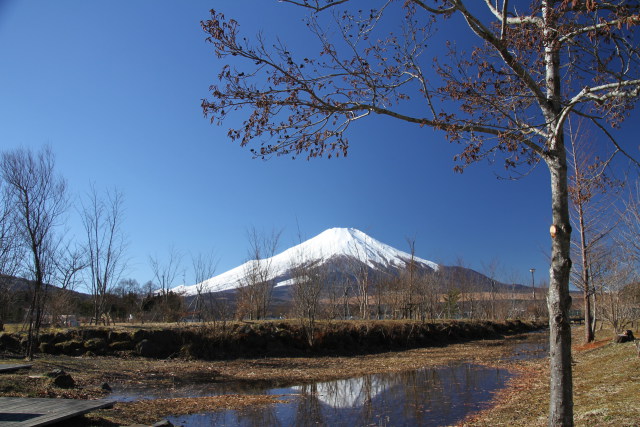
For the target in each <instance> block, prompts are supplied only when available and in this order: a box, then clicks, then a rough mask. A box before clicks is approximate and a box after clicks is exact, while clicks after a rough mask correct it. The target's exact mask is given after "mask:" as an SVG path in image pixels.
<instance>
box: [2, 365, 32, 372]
mask: <svg viewBox="0 0 640 427" xmlns="http://www.w3.org/2000/svg"><path fill="white" fill-rule="evenodd" d="M18 369H31V365H28V364H24V363H23V364H15V363H13V364H11V363H0V372H11V371H17V370H18Z"/></svg>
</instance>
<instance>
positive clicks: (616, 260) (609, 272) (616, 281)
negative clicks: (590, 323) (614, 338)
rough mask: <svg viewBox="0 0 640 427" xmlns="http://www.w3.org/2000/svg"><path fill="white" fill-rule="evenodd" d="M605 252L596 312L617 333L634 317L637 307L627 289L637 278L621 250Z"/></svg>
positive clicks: (634, 270)
mask: <svg viewBox="0 0 640 427" xmlns="http://www.w3.org/2000/svg"><path fill="white" fill-rule="evenodd" d="M606 253H607V256H606V258H605V260H604V262H605V274H603V275H602V276H601V277H600V281H601V283H600V288H599V291H600V304H599V305H598V313H599V314H600V316H601V317H602V318H603V319H604V320H605V321H607V322H608V323H609V324H610V325H611V327H612V328H613V331H614V333H616V334H617V333H620V332H622V330H623V329H625V328H626V327H627V325H629V324H630V323H632V322H633V321H634V320H635V319H636V315H637V310H638V309H639V308H638V307H637V306H636V305H635V300H634V298H633V296H632V295H630V293H629V291H630V290H632V289H633V285H634V283H635V282H636V281H637V280H638V274H637V271H636V269H635V266H634V265H633V263H632V262H630V261H631V260H629V258H628V257H626V256H625V254H624V252H623V251H622V250H620V249H616V248H609V250H608V251H607V252H606Z"/></svg>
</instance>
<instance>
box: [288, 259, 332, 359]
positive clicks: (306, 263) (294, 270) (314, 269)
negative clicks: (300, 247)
mask: <svg viewBox="0 0 640 427" xmlns="http://www.w3.org/2000/svg"><path fill="white" fill-rule="evenodd" d="M321 261H322V260H317V259H315V260H313V259H308V257H307V256H306V255H305V254H304V253H300V254H298V256H297V259H296V260H295V262H294V265H292V266H291V268H290V271H291V280H292V281H293V283H292V285H291V290H292V296H293V310H294V313H295V317H296V318H298V319H299V321H300V322H301V324H302V328H303V330H304V334H305V336H306V338H307V343H308V344H309V346H310V347H313V345H314V343H315V333H316V320H317V318H318V313H319V307H320V295H321V293H322V291H323V290H324V288H325V286H326V283H327V278H328V277H327V276H328V274H327V270H326V268H324V266H323V265H322V264H321Z"/></svg>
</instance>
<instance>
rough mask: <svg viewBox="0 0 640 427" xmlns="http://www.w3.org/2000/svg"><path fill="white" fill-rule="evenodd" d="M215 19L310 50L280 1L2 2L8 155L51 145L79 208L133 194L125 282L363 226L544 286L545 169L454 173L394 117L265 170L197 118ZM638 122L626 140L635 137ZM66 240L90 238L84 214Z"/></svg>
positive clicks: (444, 154)
mask: <svg viewBox="0 0 640 427" xmlns="http://www.w3.org/2000/svg"><path fill="white" fill-rule="evenodd" d="M211 8H215V9H217V10H220V11H222V12H224V13H225V14H226V15H227V16H228V17H233V18H235V19H237V20H238V21H239V22H240V23H241V28H242V29H243V31H244V32H246V33H247V35H252V34H255V33H256V32H258V31H260V30H262V31H264V33H265V34H266V35H276V34H277V35H279V36H280V37H281V38H282V39H283V40H285V41H286V40H290V41H291V44H292V45H293V46H292V47H293V48H294V49H296V50H297V51H298V52H300V51H304V49H305V46H306V39H305V37H306V35H305V34H304V33H303V32H301V31H300V30H301V29H302V28H303V26H302V25H301V22H300V19H301V13H300V12H301V11H300V10H299V9H298V8H295V7H292V6H288V5H284V4H279V3H277V2H275V1H264V0H262V1H255V0H254V1H249V0H227V1H221V0H209V1H195V0H190V1H164V0H136V1H124V0H113V1H109V2H95V1H80V0H76V1H65V0H56V1H49V0H38V1H36V0H14V1H7V0H0V149H2V150H5V149H11V148H16V147H32V148H34V149H38V148H39V147H42V146H43V145H44V144H49V145H50V146H51V147H52V148H53V151H54V153H55V154H56V156H57V166H58V170H59V172H61V173H62V174H63V175H64V176H65V177H66V178H67V180H68V182H69V187H70V190H71V192H72V194H73V195H74V197H76V198H78V197H80V196H81V195H82V194H84V193H86V192H87V190H88V189H89V185H90V183H92V182H94V183H95V184H96V186H97V187H98V188H112V187H117V188H119V189H120V190H122V191H123V192H124V194H125V198H126V202H125V208H126V222H125V224H124V228H125V231H126V233H127V235H128V240H129V257H130V263H129V264H130V267H129V270H128V272H127V274H126V276H127V277H132V278H135V279H137V280H138V281H140V282H141V283H142V282H145V281H146V280H149V279H151V277H152V273H151V270H150V268H149V264H148V257H149V255H158V256H159V257H160V258H162V257H163V255H164V254H166V253H167V251H168V248H169V247H170V246H171V245H174V246H175V247H176V248H177V249H178V250H180V251H182V252H183V253H184V254H185V258H184V260H183V261H184V265H185V266H189V265H190V260H189V254H190V253H198V252H206V251H209V250H211V249H214V250H215V251H216V252H217V254H218V257H219V259H220V261H219V265H218V270H217V272H218V273H221V272H223V271H226V270H227V269H229V268H232V267H235V266H237V265H238V264H240V263H242V262H244V261H245V260H246V257H247V241H246V230H247V228H249V227H252V226H255V227H256V228H257V229H263V230H267V231H270V230H271V229H282V230H283V234H282V239H281V244H280V248H281V249H285V248H287V247H289V246H292V245H293V244H295V243H296V242H297V225H296V224H299V227H300V229H301V232H302V234H303V236H304V237H305V238H310V237H313V236H314V235H316V234H318V233H320V232H322V231H323V230H325V229H327V228H330V227H355V228H358V229H360V230H362V231H364V232H366V233H368V234H370V235H371V236H372V237H374V238H376V239H378V240H381V241H382V242H384V243H387V244H390V245H392V246H395V247H397V248H399V249H403V250H406V249H407V245H406V240H405V239H406V237H415V238H416V248H417V255H418V256H420V257H422V258H426V259H429V260H433V261H436V262H440V263H445V264H454V263H456V262H457V259H458V258H462V259H464V260H465V262H466V264H467V265H468V266H470V267H472V268H475V269H477V270H480V271H481V270H482V265H483V263H485V264H486V263H489V262H490V261H491V260H492V259H494V258H495V259H498V260H499V261H500V263H501V266H502V268H503V269H502V273H503V279H505V280H508V279H510V278H511V277H512V275H513V273H515V274H516V275H519V278H520V280H522V281H524V282H525V283H529V281H530V273H529V268H531V267H535V268H536V269H537V272H536V279H537V280H536V281H538V280H542V279H544V278H545V276H547V275H548V261H547V257H546V255H545V253H546V252H548V247H549V237H548V228H549V224H550V218H551V210H550V195H549V185H548V182H549V179H548V173H547V170H546V168H545V167H544V166H539V167H538V168H537V169H536V170H534V171H533V173H532V174H530V175H529V176H527V177H526V178H524V179H522V180H519V181H516V182H511V181H504V180H498V179H497V178H496V174H499V173H502V171H503V168H502V166H501V165H494V166H491V165H488V164H486V163H482V164H477V165H474V166H472V167H471V168H469V169H468V170H467V171H466V172H465V173H464V174H462V175H460V174H455V173H454V172H453V166H454V163H453V161H452V158H453V156H454V155H455V154H456V152H457V151H458V150H459V148H460V147H459V146H456V145H451V144H449V143H448V142H446V140H445V139H444V137H443V135H442V134H441V133H437V132H434V131H431V130H428V129H426V128H423V129H421V128H419V127H416V126H413V125H408V124H404V123H401V122H397V121H393V120H390V119H384V118H374V119H373V120H368V121H367V122H366V123H361V124H360V125H359V126H357V127H355V128H354V129H353V130H352V132H351V133H350V135H349V137H350V141H351V149H350V153H349V156H348V157H347V158H346V159H337V160H336V159H332V160H326V159H320V160H313V161H306V160H295V161H292V160H290V159H288V158H276V159H272V160H270V161H268V162H263V161H261V160H255V159H252V158H251V154H250V153H249V151H248V149H246V148H241V147H239V146H238V145H237V144H234V143H232V142H230V141H229V140H228V139H227V138H226V132H227V129H228V127H230V126H231V124H227V123H225V124H224V125H223V126H221V127H217V126H214V125H211V124H209V122H208V120H207V119H205V118H203V115H202V110H201V108H200V102H201V99H202V98H205V97H207V96H208V87H209V85H210V84H212V83H213V82H214V80H215V79H216V75H217V73H218V71H219V69H220V67H221V66H222V63H221V62H220V61H219V60H217V59H216V58H215V55H214V54H213V50H212V48H211V46H210V45H207V44H206V43H205V42H204V38H205V35H204V33H203V32H202V30H201V28H200V25H199V22H200V21H201V20H203V19H207V18H208V16H209V13H208V11H209V9H211ZM450 30H451V31H452V35H451V37H453V36H454V35H453V31H455V32H456V33H455V36H456V37H459V35H460V33H461V31H460V30H456V29H455V26H451V28H450ZM312 53H313V52H312ZM634 117H635V118H638V114H637V113H634ZM637 122H638V120H633V118H632V119H631V120H629V121H628V123H627V124H626V125H625V127H624V128H623V129H622V130H621V131H620V132H618V135H619V136H620V138H621V139H623V140H624V139H625V138H627V139H630V138H633V139H634V140H635V141H637V134H638V131H640V126H639V125H638V123H637ZM631 146H632V147H634V150H635V151H634V152H635V154H638V153H637V149H638V148H637V142H634V143H633V144H631ZM390 147H393V148H392V149H390ZM68 229H69V231H68V233H69V235H76V236H77V237H78V238H81V237H82V230H81V229H80V227H79V221H78V218H77V212H75V211H72V212H70V214H69V227H68ZM190 275H191V274H190V272H187V274H186V279H187V282H190V280H191V279H190ZM176 284H177V283H176Z"/></svg>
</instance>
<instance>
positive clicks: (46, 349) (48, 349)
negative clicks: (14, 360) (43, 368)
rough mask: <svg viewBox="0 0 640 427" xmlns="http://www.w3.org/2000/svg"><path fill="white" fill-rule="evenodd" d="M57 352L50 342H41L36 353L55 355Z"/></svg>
mask: <svg viewBox="0 0 640 427" xmlns="http://www.w3.org/2000/svg"><path fill="white" fill-rule="evenodd" d="M57 350H58V349H56V346H55V344H52V343H50V342H41V343H40V345H39V346H38V351H40V353H48V354H55V353H58V351H57Z"/></svg>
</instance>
